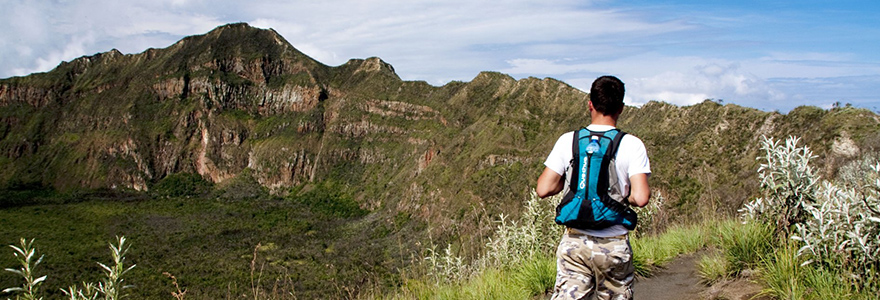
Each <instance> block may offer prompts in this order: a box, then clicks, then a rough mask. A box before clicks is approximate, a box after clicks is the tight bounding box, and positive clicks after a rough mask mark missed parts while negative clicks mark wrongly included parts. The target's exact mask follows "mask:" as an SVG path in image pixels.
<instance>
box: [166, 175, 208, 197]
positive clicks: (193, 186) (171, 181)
mask: <svg viewBox="0 0 880 300" xmlns="http://www.w3.org/2000/svg"><path fill="white" fill-rule="evenodd" d="M212 189H213V184H211V183H210V182H208V181H207V180H205V179H204V178H202V176H201V175H199V174H193V173H175V174H170V175H168V176H165V178H162V180H159V182H157V183H156V185H154V186H153V188H152V193H153V195H156V196H158V197H165V198H170V197H193V196H198V195H204V194H206V193H208V192H210V191H211V190H212Z"/></svg>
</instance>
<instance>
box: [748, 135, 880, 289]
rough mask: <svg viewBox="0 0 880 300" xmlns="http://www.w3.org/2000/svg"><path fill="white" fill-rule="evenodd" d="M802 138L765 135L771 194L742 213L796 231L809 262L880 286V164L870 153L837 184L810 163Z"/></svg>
mask: <svg viewBox="0 0 880 300" xmlns="http://www.w3.org/2000/svg"><path fill="white" fill-rule="evenodd" d="M797 142H798V139H797V138H795V137H791V138H789V139H788V140H786V142H785V144H784V145H783V144H779V143H777V142H775V141H773V140H772V139H766V138H765V140H764V143H763V149H764V150H765V151H766V152H767V156H766V157H763V159H766V160H767V162H766V163H763V164H761V168H760V169H759V172H760V173H759V174H760V175H759V176H760V177H761V180H762V189H763V191H764V193H765V194H766V195H767V196H766V198H759V199H756V200H754V201H752V202H751V203H748V204H746V205H745V207H744V208H743V209H741V210H740V211H741V212H742V213H743V216H744V218H745V219H746V220H747V221H759V222H769V223H771V224H772V223H774V222H775V224H777V226H780V225H781V226H785V227H784V228H783V229H784V230H786V231H788V230H792V231H791V238H792V239H794V240H796V241H798V242H800V244H801V245H802V246H801V247H800V249H799V250H798V252H797V254H798V256H806V257H808V258H809V259H810V260H809V261H807V263H819V264H821V265H824V266H842V267H843V268H844V269H846V270H849V273H850V274H849V277H850V278H851V279H853V280H854V281H855V282H854V283H855V284H856V286H863V285H865V284H869V283H872V282H874V284H875V285H876V279H877V270H878V268H880V239H878V236H880V211H878V207H880V163H878V162H876V159H875V158H873V157H872V156H866V158H865V159H864V160H867V161H856V162H854V163H853V164H852V166H851V167H849V168H848V169H844V170H842V171H841V173H840V175H841V177H840V178H839V180H838V183H837V184H835V183H833V182H829V181H821V180H820V179H819V177H818V176H817V175H815V174H814V173H813V171H812V168H811V167H810V166H809V161H810V159H811V158H813V156H812V154H811V152H810V150H809V149H808V148H807V147H801V148H799V147H797V146H796V144H797ZM865 165H867V166H870V167H869V168H867V169H868V170H866V168H864V166H865ZM857 173H858V174H857ZM789 225H790V226H793V227H792V228H789V227H788V226H789ZM869 288H871V287H869ZM873 288H876V286H875V287H873Z"/></svg>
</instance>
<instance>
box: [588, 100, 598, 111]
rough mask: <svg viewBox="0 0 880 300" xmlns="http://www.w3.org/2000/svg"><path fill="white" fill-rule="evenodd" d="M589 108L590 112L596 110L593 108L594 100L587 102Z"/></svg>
mask: <svg viewBox="0 0 880 300" xmlns="http://www.w3.org/2000/svg"><path fill="white" fill-rule="evenodd" d="M587 106H588V107H589V108H590V112H593V111H594V110H596V109H595V108H593V101H592V100H587Z"/></svg>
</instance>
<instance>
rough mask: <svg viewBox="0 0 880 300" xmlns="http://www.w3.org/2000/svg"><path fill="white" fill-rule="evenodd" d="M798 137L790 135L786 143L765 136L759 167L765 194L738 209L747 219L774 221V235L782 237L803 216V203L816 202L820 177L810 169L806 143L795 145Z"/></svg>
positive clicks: (762, 188)
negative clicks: (761, 161) (761, 160)
mask: <svg viewBox="0 0 880 300" xmlns="http://www.w3.org/2000/svg"><path fill="white" fill-rule="evenodd" d="M798 140H799V139H798V138H797V137H789V138H788V139H786V140H785V144H781V143H779V142H777V141H774V140H773V139H772V138H767V137H764V140H763V142H762V143H761V149H762V150H764V151H765V153H766V156H763V157H759V158H758V159H763V160H765V162H764V163H762V164H761V165H760V167H759V168H758V178H759V179H761V190H762V191H763V193H764V195H765V197H762V198H757V199H755V200H753V201H751V202H749V203H747V204H746V205H745V207H744V208H743V209H740V212H741V213H742V214H743V216H744V217H745V218H746V219H754V220H758V221H760V222H764V223H771V224H775V225H776V231H777V232H776V233H777V237H782V238H785V237H787V236H788V234H789V233H790V230H791V227H792V226H793V225H794V224H797V223H801V222H803V220H804V217H805V216H806V213H805V210H804V205H808V204H812V203H814V202H815V191H816V186H817V183H818V182H819V177H818V176H817V175H815V174H814V173H813V168H812V167H811V166H810V164H809V163H810V159H812V158H814V157H815V156H813V152H812V151H810V149H809V148H807V147H806V146H804V147H798V146H797V144H798Z"/></svg>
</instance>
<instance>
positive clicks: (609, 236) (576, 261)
mask: <svg viewBox="0 0 880 300" xmlns="http://www.w3.org/2000/svg"><path fill="white" fill-rule="evenodd" d="M623 95H624V86H623V82H622V81H620V79H617V77H614V76H602V77H599V78H597V79H596V80H595V81H594V82H593V85H592V87H591V88H590V95H589V97H590V100H589V101H587V106H588V107H589V111H590V118H591V119H590V125H589V126H587V127H586V128H585V129H581V130H577V131H574V132H568V133H565V134H563V135H562V136H561V137H559V139H558V140H557V141H556V144H555V145H554V146H553V150H551V151H550V155H548V156H547V160H546V161H545V162H544V165H545V166H546V167H545V168H544V171H543V172H542V173H541V176H540V177H538V183H537V188H536V192H537V194H538V196H539V197H541V198H545V197H548V196H552V195H555V194H557V193H559V192H560V191H563V189H564V190H565V194H564V195H565V197H564V198H563V200H562V203H560V205H559V206H558V207H557V208H556V211H557V216H556V223H559V224H562V225H565V226H566V228H565V234H563V236H562V240H561V241H560V242H559V247H558V248H557V250H556V261H557V263H556V284H555V287H554V290H553V297H552V299H554V300H555V299H593V298H594V297H595V298H598V299H632V297H633V292H632V286H633V278H634V271H635V268H634V267H633V263H632V248H631V247H630V244H629V236H628V234H629V231H630V230H633V229H634V228H635V225H636V222H637V220H636V219H637V218H636V216H635V212H634V211H633V210H632V209H630V206H638V207H642V206H645V205H647V204H648V200H649V199H650V198H651V191H650V188H649V186H648V176H650V174H651V165H650V162H649V161H648V154H647V151H646V150H645V145H644V143H642V141H641V140H640V139H639V138H637V137H635V136H633V135H630V134H625V133H623V132H622V131H619V130H617V129H616V126H617V119H618V118H619V117H620V114H621V112H623V106H624V105H623ZM615 143H617V144H616V145H615ZM615 151H616V153H615ZM575 153H577V154H575ZM594 154H595V155H594ZM605 154H608V155H607V156H606V155H605ZM611 158H616V159H614V160H611ZM609 166H610V167H609ZM603 167H605V170H606V171H604V174H603V172H602V169H603ZM609 169H611V170H609ZM612 170H613V171H612Z"/></svg>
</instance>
